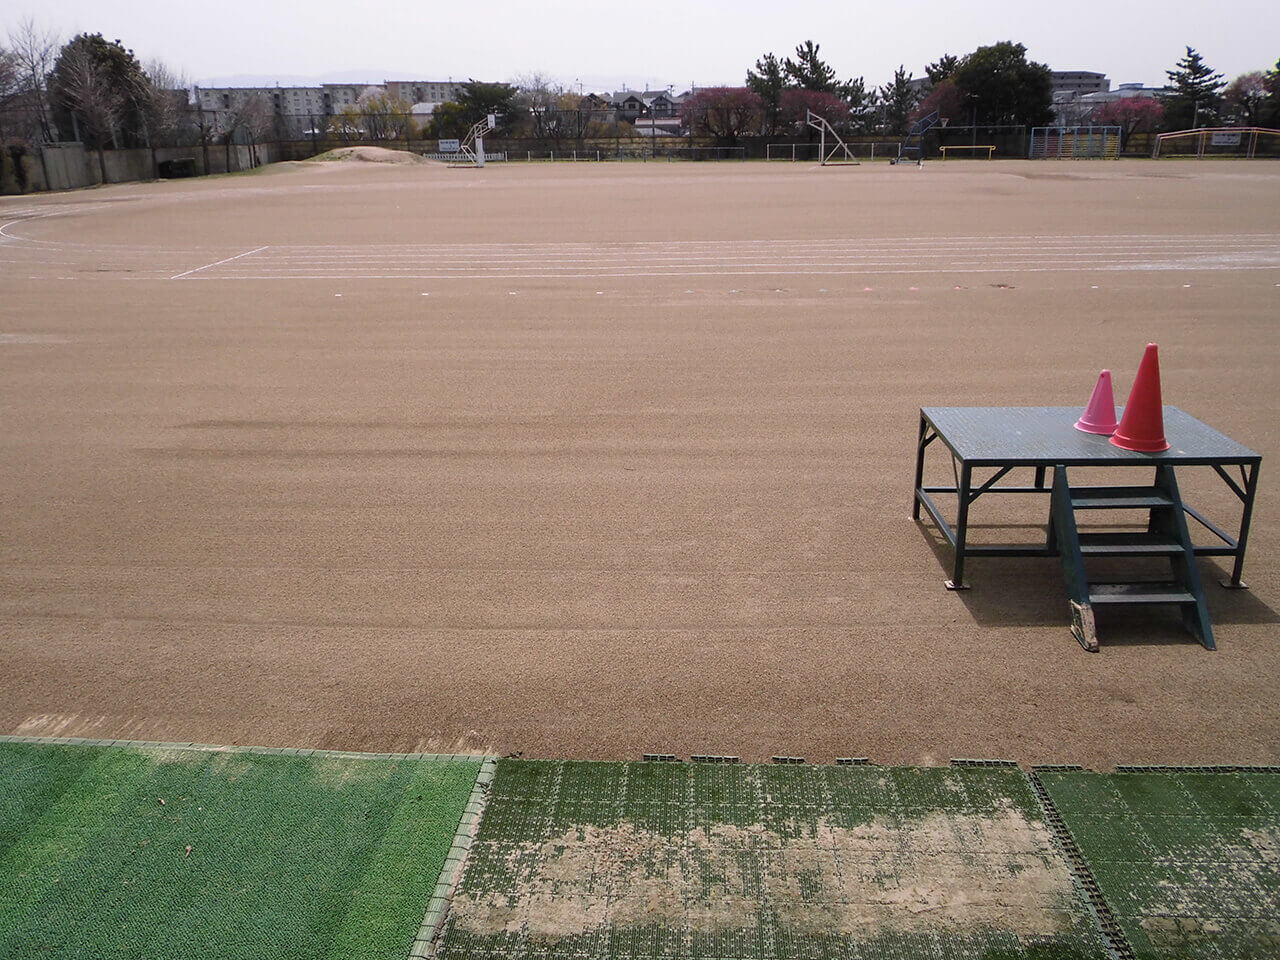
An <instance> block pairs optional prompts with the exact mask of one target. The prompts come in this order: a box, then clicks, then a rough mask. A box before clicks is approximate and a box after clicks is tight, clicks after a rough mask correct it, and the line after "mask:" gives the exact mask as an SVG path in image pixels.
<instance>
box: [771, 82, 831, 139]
mask: <svg viewBox="0 0 1280 960" xmlns="http://www.w3.org/2000/svg"><path fill="white" fill-rule="evenodd" d="M810 111H812V112H813V113H816V114H817V115H818V116H820V117H822V119H824V120H826V121H827V123H829V124H831V126H832V127H834V128H835V129H836V130H844V129H846V128H847V127H848V126H849V104H848V103H847V102H846V101H845V100H844V99H843V98H842V97H838V96H836V95H835V94H834V93H823V92H822V91H821V90H801V89H800V88H799V87H789V88H787V89H786V90H783V91H782V100H781V108H780V109H779V111H778V114H779V119H780V120H781V121H782V125H783V126H784V127H786V126H789V127H792V128H794V129H795V130H797V131H800V130H803V128H804V125H805V121H806V120H807V119H808V117H809V113H810ZM809 132H810V133H813V131H812V130H810V131H809Z"/></svg>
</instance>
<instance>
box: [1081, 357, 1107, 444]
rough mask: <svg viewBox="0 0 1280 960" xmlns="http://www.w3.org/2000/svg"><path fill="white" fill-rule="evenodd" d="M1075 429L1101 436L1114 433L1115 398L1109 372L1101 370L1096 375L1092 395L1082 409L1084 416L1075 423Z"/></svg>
mask: <svg viewBox="0 0 1280 960" xmlns="http://www.w3.org/2000/svg"><path fill="white" fill-rule="evenodd" d="M1076 429H1077V430H1083V431H1084V432H1085V433H1100V434H1102V435H1103V436H1110V435H1111V434H1113V433H1115V432H1116V398H1115V395H1114V394H1113V393H1112V392H1111V371H1110V370H1103V371H1102V372H1101V373H1100V374H1098V382H1097V384H1096V385H1095V386H1094V388H1093V395H1092V396H1091V397H1089V405H1088V406H1087V407H1085V408H1084V416H1083V417H1081V418H1080V419H1079V420H1077V421H1076Z"/></svg>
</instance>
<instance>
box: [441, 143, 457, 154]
mask: <svg viewBox="0 0 1280 960" xmlns="http://www.w3.org/2000/svg"><path fill="white" fill-rule="evenodd" d="M461 149H462V144H461V142H459V141H457V140H441V141H440V152H441V153H457V152H458V151H459V150H461Z"/></svg>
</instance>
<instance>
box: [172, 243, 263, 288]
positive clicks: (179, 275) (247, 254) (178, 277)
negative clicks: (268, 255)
mask: <svg viewBox="0 0 1280 960" xmlns="http://www.w3.org/2000/svg"><path fill="white" fill-rule="evenodd" d="M268 246H269V244H264V245H263V246H261V247H258V249H256V250H246V251H245V252H244V253H237V254H236V255H235V256H234V257H227V259H225V260H219V261H218V262H217V263H206V264H205V265H204V266H203V267H196V268H195V269H193V270H188V271H186V272H185V273H177V274H174V275H173V276H172V277H170V278H169V279H170V280H181V279H182V278H183V277H189V276H191V275H192V274H193V273H199V272H200V271H201V270H208V269H209V268H211V267H220V266H222V265H223V264H224V263H230V262H231V261H232V260H239V259H240V258H241V257H251V256H253V255H254V254H255V253H261V252H262V251H263V250H266V249H267V247H268Z"/></svg>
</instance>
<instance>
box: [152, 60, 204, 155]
mask: <svg viewBox="0 0 1280 960" xmlns="http://www.w3.org/2000/svg"><path fill="white" fill-rule="evenodd" d="M143 71H144V72H145V73H146V76H147V82H148V85H149V89H148V90H147V100H148V103H147V116H148V121H147V122H148V125H149V127H150V131H149V132H150V137H151V141H152V143H153V144H157V143H159V144H170V145H173V144H176V143H177V141H178V140H179V139H180V138H181V136H182V134H183V133H185V132H187V131H188V130H189V129H190V128H191V127H192V126H193V120H194V118H193V117H192V111H191V94H190V90H191V80H190V79H189V78H188V77H187V75H186V74H185V73H183V72H182V71H181V70H175V69H174V68H172V67H170V66H169V65H168V64H167V63H165V62H164V61H163V60H150V61H148V62H147V64H146V65H145V66H144V67H143Z"/></svg>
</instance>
